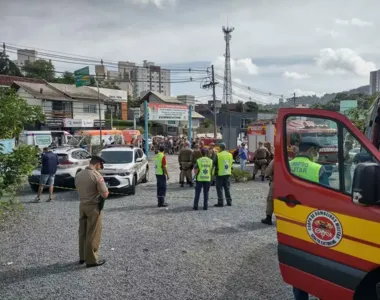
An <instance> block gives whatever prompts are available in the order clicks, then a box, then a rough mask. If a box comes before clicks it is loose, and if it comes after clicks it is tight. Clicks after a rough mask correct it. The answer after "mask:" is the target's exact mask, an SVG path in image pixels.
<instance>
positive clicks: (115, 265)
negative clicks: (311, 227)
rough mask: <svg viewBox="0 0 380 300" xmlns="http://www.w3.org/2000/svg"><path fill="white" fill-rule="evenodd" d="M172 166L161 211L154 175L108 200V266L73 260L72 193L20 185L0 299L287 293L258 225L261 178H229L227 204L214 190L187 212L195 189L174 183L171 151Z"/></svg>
mask: <svg viewBox="0 0 380 300" xmlns="http://www.w3.org/2000/svg"><path fill="white" fill-rule="evenodd" d="M169 172H170V175H171V179H170V181H169V192H168V197H167V199H168V202H169V204H170V206H169V207H168V209H165V208H160V209H159V208H157V207H156V198H155V180H154V178H153V174H151V177H152V178H151V179H152V180H150V182H149V183H147V184H144V185H140V186H138V189H137V194H136V195H135V196H128V197H116V196H113V197H111V198H110V199H109V200H108V201H107V202H106V206H105V209H104V219H103V236H102V243H101V255H102V257H103V258H105V259H106V260H107V262H106V264H105V265H104V266H101V267H99V268H92V269H86V268H85V267H83V266H79V265H77V264H76V262H77V260H78V254H77V253H78V250H77V249H78V246H77V230H78V204H79V203H78V197H77V194H76V192H73V191H58V192H57V193H56V195H55V201H54V202H53V203H46V202H42V203H39V204H34V203H30V201H31V200H33V199H34V193H32V192H30V191H29V189H26V190H25V191H24V192H23V193H21V195H20V199H21V201H22V202H24V204H25V211H24V212H23V214H22V219H21V220H18V221H14V222H13V223H12V224H10V226H7V227H2V228H1V232H0V241H1V243H0V253H1V255H0V299H132V300H134V299H136V300H138V299H144V300H145V299H147V300H148V299H152V300H153V299H155V300H157V299H165V300H169V299H180V300H182V299H184V300H187V299H189V300H190V299H197V300H202V299H210V300H211V299H212V300H217V299H220V300H222V299H223V300H228V299H231V300H238V299H293V298H292V293H291V288H290V287H289V286H287V285H286V284H284V283H283V282H282V279H281V275H280V273H279V268H278V263H277V257H276V236H275V228H274V226H271V227H268V226H266V225H262V224H261V223H260V219H261V218H262V217H263V216H264V214H265V197H266V194H267V191H268V184H267V183H261V182H255V183H252V182H250V183H237V184H233V186H232V196H233V206H232V207H224V208H215V207H213V204H214V203H216V192H215V188H212V189H211V191H210V197H211V200H210V209H209V210H208V211H203V210H199V211H192V198H193V194H194V191H193V189H190V188H179V187H178V184H177V180H178V166H177V164H176V157H175V156H172V157H169ZM45 197H46V198H47V195H45ZM201 201H202V200H201Z"/></svg>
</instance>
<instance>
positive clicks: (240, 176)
mask: <svg viewBox="0 0 380 300" xmlns="http://www.w3.org/2000/svg"><path fill="white" fill-rule="evenodd" d="M231 176H232V178H233V179H234V180H235V181H236V182H242V181H247V180H249V179H250V178H251V177H252V176H251V174H250V173H249V172H248V171H247V170H240V169H234V168H233V169H232V173H231Z"/></svg>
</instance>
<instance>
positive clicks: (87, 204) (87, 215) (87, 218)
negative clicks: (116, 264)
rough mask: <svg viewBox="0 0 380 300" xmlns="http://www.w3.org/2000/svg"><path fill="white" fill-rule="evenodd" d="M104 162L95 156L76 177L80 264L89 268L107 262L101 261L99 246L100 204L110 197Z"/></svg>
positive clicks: (100, 233) (101, 215) (100, 228)
mask: <svg viewBox="0 0 380 300" xmlns="http://www.w3.org/2000/svg"><path fill="white" fill-rule="evenodd" d="M103 163H104V160H103V159H102V158H101V157H99V156H93V157H92V158H91V160H90V164H89V166H88V167H86V168H85V169H84V170H82V171H80V172H79V173H78V174H77V176H76V177H75V186H76V188H77V191H78V194H79V200H80V204H79V214H80V216H79V264H84V263H86V266H87V268H91V267H97V266H101V265H103V264H104V263H105V260H99V254H98V251H99V246H100V239H101V235H102V218H103V212H102V211H101V209H102V206H99V204H100V203H101V202H102V201H104V199H105V198H107V197H108V195H109V192H108V188H107V186H106V184H105V182H104V179H103V177H102V175H101V174H100V173H99V170H100V169H103Z"/></svg>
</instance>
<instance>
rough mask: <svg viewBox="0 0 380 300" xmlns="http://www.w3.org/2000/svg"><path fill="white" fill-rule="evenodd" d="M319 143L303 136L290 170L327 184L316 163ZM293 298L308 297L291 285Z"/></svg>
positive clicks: (304, 298) (301, 299) (305, 177)
mask: <svg viewBox="0 0 380 300" xmlns="http://www.w3.org/2000/svg"><path fill="white" fill-rule="evenodd" d="M320 148H321V145H320V144H319V143H318V141H317V140H316V139H315V138H312V137H305V138H303V139H302V140H301V142H300V143H299V153H298V155H297V156H296V157H295V158H294V159H292V160H291V161H290V162H289V165H290V171H291V173H292V174H293V175H296V176H298V177H300V178H303V179H306V180H309V181H312V182H316V183H320V184H323V185H326V186H328V185H329V182H328V176H327V174H326V171H325V168H324V167H323V166H322V165H320V164H318V163H317V161H318V158H319V149H320ZM293 294H294V298H295V300H306V299H309V295H308V293H307V292H305V291H302V290H300V289H298V288H296V287H293Z"/></svg>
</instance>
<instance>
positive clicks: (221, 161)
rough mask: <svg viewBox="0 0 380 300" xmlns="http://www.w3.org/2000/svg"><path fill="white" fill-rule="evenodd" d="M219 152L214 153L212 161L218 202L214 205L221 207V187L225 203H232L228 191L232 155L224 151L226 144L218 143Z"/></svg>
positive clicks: (229, 204) (222, 202) (222, 201)
mask: <svg viewBox="0 0 380 300" xmlns="http://www.w3.org/2000/svg"><path fill="white" fill-rule="evenodd" d="M219 147H220V152H219V153H218V154H217V155H216V159H215V161H214V166H215V174H216V193H217V195H218V203H217V204H215V205H214V206H216V207H223V205H224V200H223V189H224V194H225V196H226V201H227V205H228V206H231V205H232V199H231V193H230V185H231V182H230V177H231V171H232V163H233V156H232V154H231V153H229V152H227V151H226V144H224V143H222V144H220V145H219Z"/></svg>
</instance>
